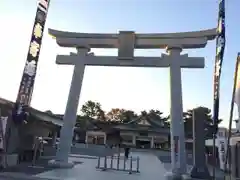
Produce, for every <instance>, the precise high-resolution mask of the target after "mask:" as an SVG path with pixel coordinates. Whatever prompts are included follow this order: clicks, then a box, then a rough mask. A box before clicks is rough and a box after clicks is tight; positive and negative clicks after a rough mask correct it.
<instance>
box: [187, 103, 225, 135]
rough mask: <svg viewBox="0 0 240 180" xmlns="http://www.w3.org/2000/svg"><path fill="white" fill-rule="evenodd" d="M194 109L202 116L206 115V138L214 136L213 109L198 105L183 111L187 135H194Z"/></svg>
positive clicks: (219, 121)
mask: <svg viewBox="0 0 240 180" xmlns="http://www.w3.org/2000/svg"><path fill="white" fill-rule="evenodd" d="M193 111H197V112H198V113H197V114H199V115H200V116H201V117H204V119H203V120H204V123H205V137H206V139H208V138H212V136H213V126H212V122H213V121H212V115H211V110H210V109H209V108H207V107H202V106H200V107H197V108H193V109H191V110H188V111H187V112H184V113H183V121H184V127H185V135H186V137H188V138H192V137H193ZM221 121H222V120H221V119H220V120H218V122H217V123H218V124H219V123H221Z"/></svg>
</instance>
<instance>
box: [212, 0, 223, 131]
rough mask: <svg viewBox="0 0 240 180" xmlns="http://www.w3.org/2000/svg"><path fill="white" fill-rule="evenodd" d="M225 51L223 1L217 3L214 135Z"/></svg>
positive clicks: (216, 127) (216, 128) (216, 126)
mask: <svg viewBox="0 0 240 180" xmlns="http://www.w3.org/2000/svg"><path fill="white" fill-rule="evenodd" d="M224 49H225V0H220V1H219V12H218V26H217V37H216V57H215V58H216V59H215V66H214V85H213V90H214V105H213V126H214V134H216V133H217V130H218V118H219V117H218V116H219V96H220V95H219V94H220V93H219V87H220V77H221V71H222V62H223V56H224Z"/></svg>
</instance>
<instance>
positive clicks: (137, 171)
mask: <svg viewBox="0 0 240 180" xmlns="http://www.w3.org/2000/svg"><path fill="white" fill-rule="evenodd" d="M137 172H138V173H139V157H137Z"/></svg>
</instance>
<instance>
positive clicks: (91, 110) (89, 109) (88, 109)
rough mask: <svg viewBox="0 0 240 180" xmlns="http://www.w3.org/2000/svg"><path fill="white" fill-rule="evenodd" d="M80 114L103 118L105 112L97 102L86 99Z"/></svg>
mask: <svg viewBox="0 0 240 180" xmlns="http://www.w3.org/2000/svg"><path fill="white" fill-rule="evenodd" d="M81 113H82V116H86V117H91V118H95V119H99V120H105V113H104V111H103V110H102V108H101V104H100V103H99V102H93V101H87V102H86V103H85V104H84V105H83V106H82V108H81Z"/></svg>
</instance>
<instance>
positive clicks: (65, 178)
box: [36, 152, 166, 180]
mask: <svg viewBox="0 0 240 180" xmlns="http://www.w3.org/2000/svg"><path fill="white" fill-rule="evenodd" d="M132 156H133V157H135V156H139V157H140V173H139V174H131V175H130V174H128V173H127V172H119V171H110V170H109V171H101V170H96V165H97V160H96V159H93V158H91V159H89V158H78V159H79V160H80V161H81V162H83V163H82V164H78V165H76V166H75V167H74V168H72V169H54V170H51V171H47V172H44V173H40V174H38V175H36V177H41V178H49V179H56V178H57V179H59V180H60V179H61V180H95V179H100V180H103V179H106V178H107V179H115V180H118V179H119V180H120V179H121V180H122V179H125V180H141V179H142V180H143V179H144V180H146V179H148V180H159V179H164V175H165V174H166V170H165V168H164V166H163V164H162V163H161V162H160V161H159V160H158V158H157V157H156V156H155V155H153V154H151V153H146V152H144V153H132ZM75 158H76V157H74V158H73V157H71V158H70V160H76V159H75Z"/></svg>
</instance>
